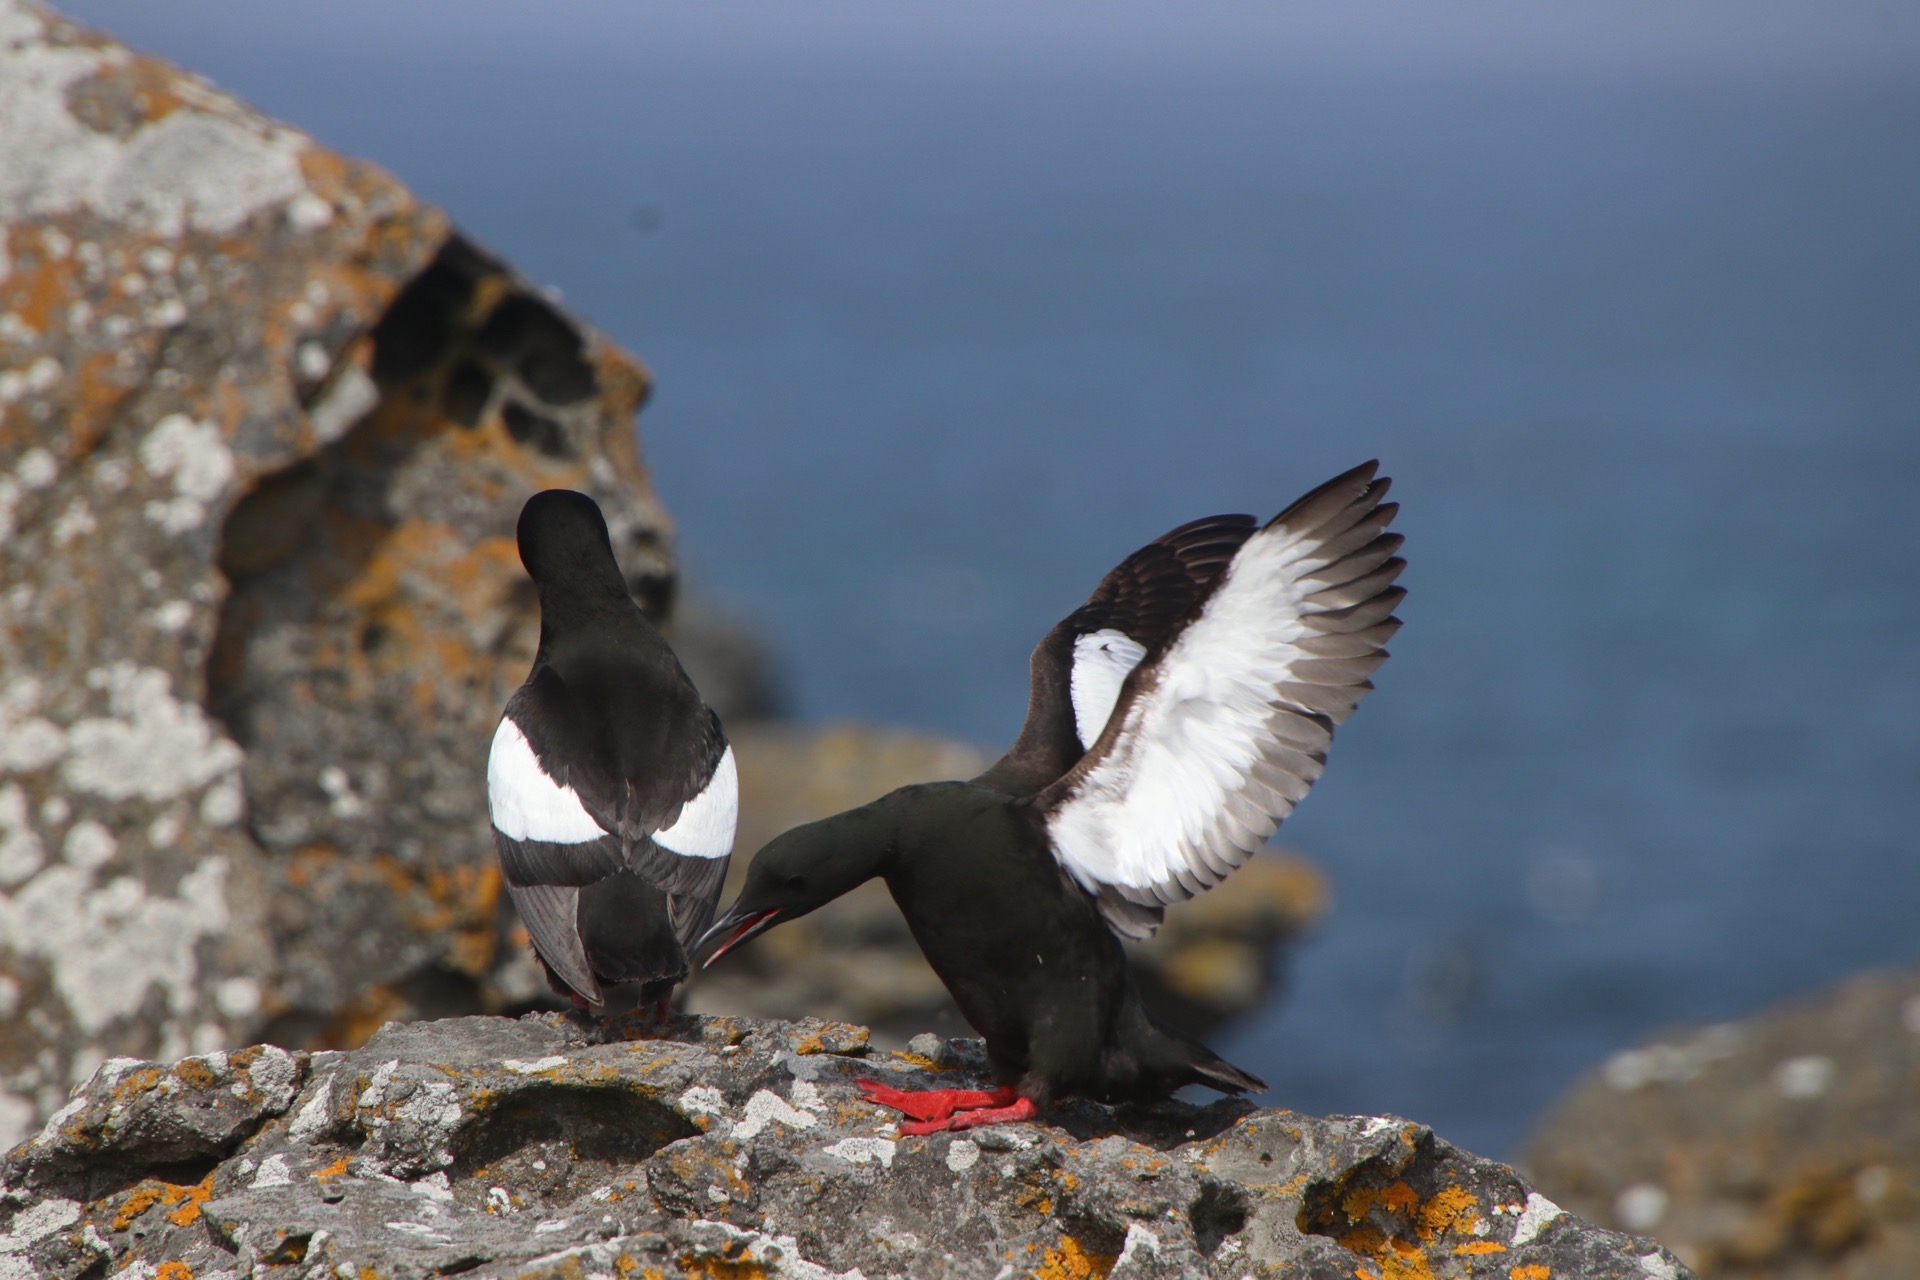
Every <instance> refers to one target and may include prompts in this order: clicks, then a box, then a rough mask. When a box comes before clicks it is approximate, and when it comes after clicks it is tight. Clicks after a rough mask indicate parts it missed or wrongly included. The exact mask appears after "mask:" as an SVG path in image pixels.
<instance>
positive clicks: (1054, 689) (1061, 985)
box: [701, 462, 1406, 1134]
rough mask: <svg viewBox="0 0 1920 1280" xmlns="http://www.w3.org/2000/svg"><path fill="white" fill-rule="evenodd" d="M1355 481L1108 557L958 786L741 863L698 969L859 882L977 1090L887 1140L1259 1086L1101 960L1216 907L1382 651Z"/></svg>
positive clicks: (791, 837)
mask: <svg viewBox="0 0 1920 1280" xmlns="http://www.w3.org/2000/svg"><path fill="white" fill-rule="evenodd" d="M1377 466H1378V464H1377V463H1371V462H1369V463H1366V464H1364V465H1362V466H1359V467H1356V468H1354V469H1353V470H1352V471H1349V472H1347V473H1345V474H1344V475H1341V476H1338V477H1336V478H1335V479H1333V480H1330V481H1328V482H1327V483H1326V484H1323V485H1321V486H1320V487H1319V488H1317V489H1315V490H1314V491H1313V492H1311V493H1309V494H1307V495H1306V496H1305V497H1303V498H1301V499H1300V500H1299V501H1298V502H1295V503H1294V504H1293V505H1292V506H1290V507H1288V508H1287V509H1286V510H1285V511H1283V512H1281V513H1280V514H1279V515H1277V516H1275V517H1274V518H1273V519H1272V520H1271V521H1269V522H1268V523H1267V524H1265V525H1264V526H1258V527H1256V524H1255V522H1254V521H1253V520H1252V519H1251V518H1250V517H1247V516H1219V517H1213V518H1211V519H1208V520H1200V521H1195V522H1194V523H1192V524H1189V525H1183V526H1181V528H1179V529H1176V530H1174V531H1173V532H1172V533H1169V534H1167V535H1165V536H1164V537H1162V538H1160V539H1158V540H1157V541H1155V542H1154V543H1151V544H1149V545H1148V546H1146V547H1143V548H1142V549H1141V550H1140V551H1138V552H1135V553H1134V555H1132V556H1130V557H1128V559H1127V560H1126V561H1125V562H1123V563H1122V564H1121V565H1120V566H1119V567H1118V568H1116V569H1115V570H1114V571H1113V572H1112V573H1110V574H1108V575H1107V577H1106V579H1105V580H1103V581H1102V582H1101V584H1100V587H1099V588H1098V589H1097V590H1096V591H1095V592H1094V594H1093V595H1092V597H1090V598H1089V599H1088V601H1087V603H1086V604H1085V605H1083V606H1082V607H1081V608H1080V609H1078V610H1076V611H1075V612H1074V613H1073V614H1070V615H1069V616H1068V617H1067V618H1066V619H1065V620H1064V621H1062V622H1061V623H1060V624H1059V625H1058V626H1056V627H1055V628H1054V629H1053V630H1052V631H1050V632H1049V633H1048V634H1047V636H1046V638H1045V639H1043V640H1042V641H1041V642H1040V645H1039V646H1038V647H1037V648H1036V649H1035V650H1034V654H1033V659H1032V663H1031V680H1032V683H1031V693H1030V700H1029V705H1028V713H1027V720H1026V723H1025V725H1024V726H1023V727H1022V730H1021V733H1020V737H1019V739H1018V740H1017V741H1016V743H1015V745H1014V747H1013V749H1012V750H1010V751H1009V752H1008V753H1007V755H1006V756H1005V757H1003V758H1002V759H1001V760H1000V761H999V762H998V763H996V764H995V765H994V766H993V767H992V768H991V769H989V770H988V771H987V772H986V773H984V774H982V775H980V776H979V777H978V778H975V779H974V780H972V781H971V782H936V783H927V784H922V785H917V786H909V787H902V788H900V789H899V790H897V791H894V792H892V793H890V794H889V795H886V796H883V797H882V798H880V799H879V800H876V801H874V802H873V803H871V804H868V805H864V806H862V807H860V808H858V809H852V810H848V811H847V812H845V813H841V814H837V815H835V816H833V817H831V818H826V819H824V820H822V821H819V822H814V823H809V824H807V825H805V826H802V827H797V828H795V829H793V830H791V831H788V832H786V833H785V834H784V835H781V836H779V837H778V838H776V839H774V840H773V841H771V842H770V843H769V844H768V845H767V846H766V847H765V848H764V849H762V850H761V851H760V852H759V853H758V854H757V855H756V856H755V858H754V860H753V864H752V866H751V867H750V869H749V871H748V874H747V880H746V885H745V887H744V888H743V890H742V891H741V894H740V897H739V899H738V900H737V901H735V903H734V904H733V906H732V907H731V908H730V909H729V910H728V911H727V913H726V914H725V915H724V916H723V917H722V918H721V919H720V920H718V921H717V922H715V924H714V925H713V927H712V928H711V929H709V930H708V932H707V934H706V936H705V937H704V938H703V939H701V945H705V944H706V943H708V942H710V941H714V940H718V941H719V942H720V946H719V947H718V948H717V949H716V950H715V951H714V952H713V954H712V955H711V956H709V957H708V960H707V963H708V964H712V963H713V962H714V961H715V960H717V959H719V957H720V956H721V955H723V954H725V953H726V952H727V951H728V950H731V949H732V948H733V947H735V946H737V945H739V944H740V943H742V942H744V941H745V940H747V939H749V938H751V937H754V936H755V935H757V934H759V933H761V932H764V931H765V930H767V929H769V928H771V927H773V926H774V925H776V924H779V923H781V922H782V921H785V920H790V919H793V918H794V917H796V916H800V915H804V914H806V913H807V912H809V911H812V910H814V909H816V908H818V907H820V906H823V905H824V904H826V903H827V902H830V901H832V900H833V899H835V898H837V897H839V896H840V895H841V894H844V893H846V892H848V891H849V890H851V889H853V888H854V887H856V886H857V885H859V884H862V883H864V882H865V881H867V880H870V879H872V878H873V877H875V876H879V877H882V878H884V879H885V881H886V884H887V888H888V889H889V891H890V892H891V893H892V894H893V898H894V901H895V902H896V903H898V904H899V907H900V910H901V913H902V915H904V916H905V918H906V921H907V924H908V927H909V928H910V929H911V930H912V932H913V936H914V939H915V941H917V942H918V943H919V945H920V949H921V950H922V952H924V953H925V955H926V957H927V960H928V963H929V964H931V965H932V967H933V970H934V972H935V973H936V974H938V975H939V977H940V979H941V981H942V982H943V983H945V984H946V987H947V990H948V991H949V992H951V993H952V995H953V998H954V1001H955V1003H956V1004H957V1005H958V1006H959V1007H960V1011H961V1013H962V1014H963V1015H964V1016H965V1017H966V1019H967V1021H968V1022H969V1023H971V1024H972V1025H973V1027H974V1029H975V1030H976V1031H978V1032H979V1033H980V1034H981V1036H982V1037H984V1039H985V1041H986V1046H987V1055H988V1060H989V1063H990V1065H991V1068H992V1072H993V1076H994V1080H995V1082H996V1084H997V1085H998V1087H997V1088H995V1089H993V1090H935V1091H931V1092H921V1093H913V1092H906V1091H901V1090H895V1089H891V1088H888V1087H886V1086H884V1085H881V1084H879V1083H877V1082H874V1081H863V1082H862V1083H861V1088H862V1089H863V1091H865V1092H866V1094H867V1096H868V1097H869V1098H870V1099H872V1100H873V1101H875V1102H879V1103H882V1104H884V1105H886V1106H889V1107H892V1108H894V1109H896V1110H899V1111H901V1112H903V1113H905V1114H906V1115H907V1116H909V1117H911V1119H912V1123H908V1124H906V1125H904V1126H902V1130H901V1131H902V1132H903V1133H908V1134H916V1133H931V1132H935V1131H938V1130H941V1129H962V1128H971V1127H974V1126H976V1125H982V1124H993V1123H997V1122H1003V1121H1012V1120H1024V1119H1030V1118H1032V1117H1034V1116H1035V1115H1037V1114H1038V1111H1039V1109H1040V1108H1041V1107H1044V1106H1046V1105H1047V1104H1048V1103H1049V1102H1050V1101H1051V1100H1052V1099H1054V1098H1060V1097H1068V1096H1085V1097H1090V1098H1093V1099H1095V1100H1097V1101H1101V1102H1107V1103H1119V1102H1148V1101H1155V1100H1158V1099H1161V1098H1164V1097H1166V1096H1167V1095H1169V1094H1171V1093H1172V1092H1174V1091H1175V1090H1177V1089H1179V1088H1181V1087H1183V1086H1185V1085H1189V1084H1203V1085H1207V1086H1210V1087H1212V1088H1214V1089H1218V1090H1220V1091H1222V1092H1227V1093H1244V1092H1250V1091H1259V1090H1264V1089H1265V1088H1266V1085H1265V1084H1264V1083H1263V1082H1262V1081H1260V1080H1259V1079H1257V1078H1256V1077H1254V1076H1251V1075H1249V1074H1248V1073H1246V1072H1245V1071H1242V1070H1240V1069H1239V1068H1237V1067H1235V1066H1233V1065H1231V1064H1230V1063H1228V1062H1226V1061H1224V1060H1222V1059H1221V1058H1220V1057H1219V1056H1217V1055H1216V1054H1214V1053H1213V1052H1212V1051H1211V1050H1209V1049H1207V1048H1206V1047H1204V1046H1203V1045H1200V1044H1198V1043H1195V1042H1194V1041H1191V1040H1188V1039H1186V1038H1184V1037H1181V1036H1177V1035H1174V1034H1172V1033H1170V1032H1168V1031H1166V1030H1164V1029H1162V1028H1161V1027H1160V1026H1159V1025H1158V1024H1156V1023H1155V1021H1154V1020H1153V1018H1152V1017H1151V1016H1150V1015H1149V1014H1148V1013H1147V1011H1146V1009H1145V1008H1144V1007H1143V1005H1142V1004H1141V1001H1140V996H1139V992H1138V990H1137V989H1136V987H1135V984H1134V980H1133V975H1132V971H1131V969H1130V968H1129V967H1128V963H1127V959H1126V955H1125V952H1124V951H1123V949H1122V947H1121V945H1120V939H1121V938H1123V937H1126V938H1143V937H1146V936H1149V935H1150V934H1152V932H1153V931H1154V930H1155V928H1157V927H1158V925H1159V924H1160V921H1161V918H1162V913H1163V911H1164V908H1165V907H1166V905H1167V904H1169V903H1173V902H1180V901H1184V900H1186V899H1189V898H1192V897H1194V896H1195V895H1197V894H1199V893H1201V892H1203V891H1204V890H1206V889H1208V888H1210V887H1211V886H1213V885H1215V884H1217V883H1219V882H1220V881H1221V880H1222V879H1224V878H1225V877H1226V876H1227V875H1228V873H1230V872H1231V871H1232V870H1233V869H1234V868H1235V867H1237V866H1239V865H1240V864H1241V863H1243V862H1245V861H1246V860H1247V859H1248V858H1249V857H1251V856H1252V855H1253V853H1254V852H1255V851H1256V850H1258V849H1259V848H1260V847H1261V846H1262V845H1264V844H1265V843H1266V841H1267V840H1268V838H1269V837H1271V836H1272V835H1273V833H1274V831H1275V830H1276V829H1277V828H1278V827H1279V825H1280V823H1281V821H1282V820H1283V819H1284V818H1286V817H1287V815H1288V814H1290V813H1291V812H1292V811H1293V808H1294V806H1295V805H1296V804H1298V803H1299V801H1300V800H1301V798H1302V797H1304V796H1305V795H1306V793H1307V790H1308V788H1309V787H1311V786H1312V785H1313V782H1314V780H1315V779H1317V778H1318V777H1319V776H1320V772H1321V769H1322V768H1323V767H1324V765H1325V761H1326V751H1327V747H1328V745H1329V744H1330V743H1331V741H1332V738H1333V730H1334V727H1335V726H1336V725H1337V724H1339V723H1340V722H1341V721H1343V720H1345V719H1346V718H1347V716H1348V715H1349V714H1350V713H1351V712H1352V711H1353V708H1354V706H1355V705H1356V704H1357V703H1358V702H1359V700H1360V698H1361V696H1362V695H1363V694H1365V693H1366V692H1367V691H1368V690H1369V689H1371V688H1372V687H1373V686H1372V683H1371V682H1370V680H1369V678H1368V677H1369V676H1370V675H1371V674H1372V673H1373V671H1374V670H1375V669H1376V668H1378V667H1379V665H1380V664H1381V662H1383V661H1384V660H1385V659H1386V656H1387V655H1386V650H1385V649H1384V647H1383V646H1384V645H1385V643H1386V641H1387V639H1388V638H1389V637H1390V636H1391V635H1392V634H1393V633H1394V632H1395V631H1396V630H1397V629H1398V628H1399V625H1400V623H1399V620H1398V619H1397V618H1395V617H1393V616H1392V615H1393V610H1394V608H1395V606H1396V605H1398V604H1399V602H1400V600H1401V599H1402V598H1403V597H1404V596H1405V594H1406V593H1405V591H1404V590H1403V589H1402V588H1400V587H1397V586H1395V585H1394V579H1395V578H1396V577H1398V575H1399V573H1400V571H1401V569H1402V568H1403V567H1404V566H1405V562H1404V561H1403V560H1401V559H1400V558H1399V556H1397V555H1396V554H1395V553H1396V552H1397V551H1398V550H1399V548H1400V544H1401V541H1402V540H1401V538H1400V537H1399V535H1397V534H1391V533H1388V532H1386V528H1387V525H1388V523H1389V522H1390V521H1391V520H1392V518H1393V516H1394V513H1395V511H1396V510H1397V507H1396V506H1395V504H1392V503H1385V502H1382V498H1383V497H1384V496H1385V494H1386V492H1387V488H1388V483H1389V482H1388V481H1387V480H1386V479H1385V478H1384V477H1381V478H1377V479H1376V478H1375V472H1376V470H1377Z"/></svg>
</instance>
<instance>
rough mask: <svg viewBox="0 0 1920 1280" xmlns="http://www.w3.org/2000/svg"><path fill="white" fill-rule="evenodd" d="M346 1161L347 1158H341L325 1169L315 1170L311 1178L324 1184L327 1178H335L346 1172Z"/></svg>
mask: <svg viewBox="0 0 1920 1280" xmlns="http://www.w3.org/2000/svg"><path fill="white" fill-rule="evenodd" d="M347 1161H348V1157H347V1156H341V1157H340V1158H339V1159H338V1160H335V1161H334V1162H333V1163H332V1164H330V1165H328V1166H327V1167H326V1168H324V1169H315V1170H314V1171H313V1175H312V1176H313V1177H316V1178H318V1179H320V1180H321V1181H322V1182H325V1181H326V1180H327V1179H328V1178H337V1177H339V1176H340V1175H341V1174H343V1173H345V1172H346V1171H347Z"/></svg>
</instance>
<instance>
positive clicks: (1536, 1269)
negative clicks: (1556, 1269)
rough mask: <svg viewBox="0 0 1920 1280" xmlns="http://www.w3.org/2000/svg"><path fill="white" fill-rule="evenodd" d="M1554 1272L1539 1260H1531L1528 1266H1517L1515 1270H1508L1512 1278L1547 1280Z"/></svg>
mask: <svg viewBox="0 0 1920 1280" xmlns="http://www.w3.org/2000/svg"><path fill="white" fill-rule="evenodd" d="M1552 1274H1553V1273H1552V1272H1551V1271H1549V1270H1548V1269H1547V1268H1545V1267H1543V1266H1541V1265H1540V1264H1539V1263H1537V1262H1530V1263H1528V1264H1527V1265H1526V1266H1523V1267H1515V1268H1514V1269H1513V1270H1511V1271H1509V1272H1507V1275H1508V1276H1510V1277H1511V1278H1512V1280H1547V1277H1548V1276H1550V1275H1552Z"/></svg>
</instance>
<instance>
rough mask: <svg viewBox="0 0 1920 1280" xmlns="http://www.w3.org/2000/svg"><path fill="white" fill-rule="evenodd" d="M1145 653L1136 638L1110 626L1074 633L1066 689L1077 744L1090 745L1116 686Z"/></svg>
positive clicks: (1104, 721)
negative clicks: (1083, 632) (1071, 703)
mask: <svg viewBox="0 0 1920 1280" xmlns="http://www.w3.org/2000/svg"><path fill="white" fill-rule="evenodd" d="M1146 656H1147V651H1146V649H1145V648H1144V647H1142V645H1141V644H1140V642H1139V641H1138V640H1135V639H1134V638H1133V637H1132V636H1130V635H1128V634H1127V633H1126V632H1124V631H1116V630H1114V629H1113V628H1112V627H1107V628H1104V629H1103V630H1100V631H1089V632H1088V633H1087V634H1085V635H1083V636H1075V637H1074V640H1073V673H1072V675H1071V676H1070V677H1069V681H1068V691H1069V693H1070V695H1071V696H1072V698H1073V727H1074V731H1075V733H1077V734H1078V735H1079V737H1080V745H1081V747H1083V748H1085V747H1091V746H1092V745H1093V744H1094V740H1095V739H1097V738H1098V737H1099V736H1100V731H1101V730H1102V729H1105V728H1106V727H1107V717H1108V716H1111V715H1112V714H1113V704H1114V703H1115V702H1117V701H1118V700H1119V698H1120V686H1121V685H1123V684H1125V683H1126V680H1127V675H1128V674H1129V673H1130V672H1131V671H1132V670H1133V669H1134V668H1135V667H1137V666H1139V665H1140V659H1142V658H1144V657H1146Z"/></svg>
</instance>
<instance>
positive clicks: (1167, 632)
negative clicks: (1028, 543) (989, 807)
mask: <svg viewBox="0 0 1920 1280" xmlns="http://www.w3.org/2000/svg"><path fill="white" fill-rule="evenodd" d="M1254 527H1255V526H1254V519H1253V517H1252V516H1245V515H1223V516H1208V517H1206V518H1204V519H1200V520H1195V521H1192V522H1190V523H1188V524H1183V525H1181V526H1180V527H1179V528H1178V529H1174V530H1172V531H1170V532H1168V533H1165V534H1162V535H1161V536H1160V537H1158V538H1156V539H1154V540H1153V541H1152V542H1150V543H1148V544H1147V545H1146V546H1144V547H1142V548H1140V549H1139V550H1138V551H1136V552H1134V553H1133V554H1132V555H1130V556H1128V557H1127V558H1126V559H1125V560H1122V561H1121V562H1120V563H1119V564H1118V565H1117V566H1115V567H1114V569H1113V570H1112V572H1110V573H1108V574H1107V576H1106V577H1105V578H1103V579H1101V581H1100V585H1099V586H1098V587H1096V588H1094V592H1093V594H1092V595H1091V596H1089V597H1087V602H1086V603H1085V604H1083V605H1081V606H1080V607H1079V608H1078V609H1075V610H1074V611H1073V612H1072V613H1070V614H1068V615H1067V616H1066V617H1065V618H1064V619H1062V620H1061V621H1060V622H1059V623H1058V624H1057V625H1056V626H1055V627H1054V628H1053V629H1052V630H1051V631H1049V632H1047V634H1046V636H1045V637H1044V638H1043V639H1042V640H1041V641H1040V643H1039V644H1038V645H1036V646H1035V647H1034V650H1033V657H1032V660H1031V661H1030V662H1029V664H1028V670H1029V691H1028V696H1027V718H1026V723H1025V724H1023V725H1022V726H1021V728H1020V737H1019V738H1018V739H1017V740H1016V741H1015V742H1014V744H1013V747H1012V749H1011V750H1009V751H1008V752H1007V754H1006V755H1005V756H1003V757H1001V759H1000V760H999V762H998V763H996V764H995V765H994V766H993V767H992V768H991V769H989V770H987V772H985V773H983V774H981V775H980V776H979V777H978V778H976V779H975V780H974V781H975V782H976V783H978V784H979V785H981V786H986V787H991V788H993V789H995V790H998V791H1004V792H1006V793H1008V794H1011V795H1022V796H1024V795H1032V794H1033V793H1035V792H1037V791H1039V790H1040V789H1041V788H1043V787H1045V786H1047V785H1048V784H1050V783H1052V782H1054V781H1055V780H1057V779H1058V778H1059V777H1060V776H1061V775H1062V774H1064V773H1066V771H1067V770H1069V769H1071V768H1072V767H1073V766H1074V764H1075V762H1076V761H1078V760H1079V759H1080V757H1081V756H1083V755H1085V754H1086V751H1087V749H1088V747H1090V746H1091V745H1092V744H1093V743H1094V742H1095V741H1097V740H1098V739H1099V737H1100V733H1101V731H1102V730H1103V729H1105V727H1106V724H1107V719H1108V716H1109V715H1110V714H1111V713H1112V711H1113V707H1114V703H1115V701H1116V700H1117V699H1118V698H1119V696H1120V690H1121V687H1122V686H1123V685H1124V684H1125V683H1126V679H1127V676H1128V675H1130V674H1131V673H1132V671H1133V669H1134V668H1135V667H1136V666H1138V665H1139V664H1140V661H1141V660H1142V659H1143V658H1144V657H1145V656H1146V655H1147V654H1149V653H1151V652H1153V651H1154V650H1156V649H1158V648H1160V647H1162V646H1163V645H1164V644H1165V643H1166V642H1167V640H1168V639H1170V638H1171V637H1172V636H1173V635H1174V634H1175V633H1176V632H1177V631H1178V630H1179V629H1180V628H1181V626H1183V625H1184V624H1185V623H1186V622H1187V620H1188V619H1189V618H1190V617H1192V615H1193V612H1194V610H1195V609H1197V608H1198V607H1199V604H1200V602H1201V601H1202V600H1204V599H1205V598H1206V595H1207V593H1208V592H1209V591H1210V590H1212V589H1213V585H1214V583H1215V582H1216V581H1217V580H1218V579H1219V577H1220V574H1221V572H1222V571H1223V570H1225V568H1226V567H1227V565H1228V563H1229V562H1231V561H1232V559H1233V556H1234V553H1235V552H1236V551H1238V550H1239V549H1240V546H1241V544H1243V543H1244V542H1246V540H1247V539H1248V538H1249V537H1251V536H1253V532H1254Z"/></svg>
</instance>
